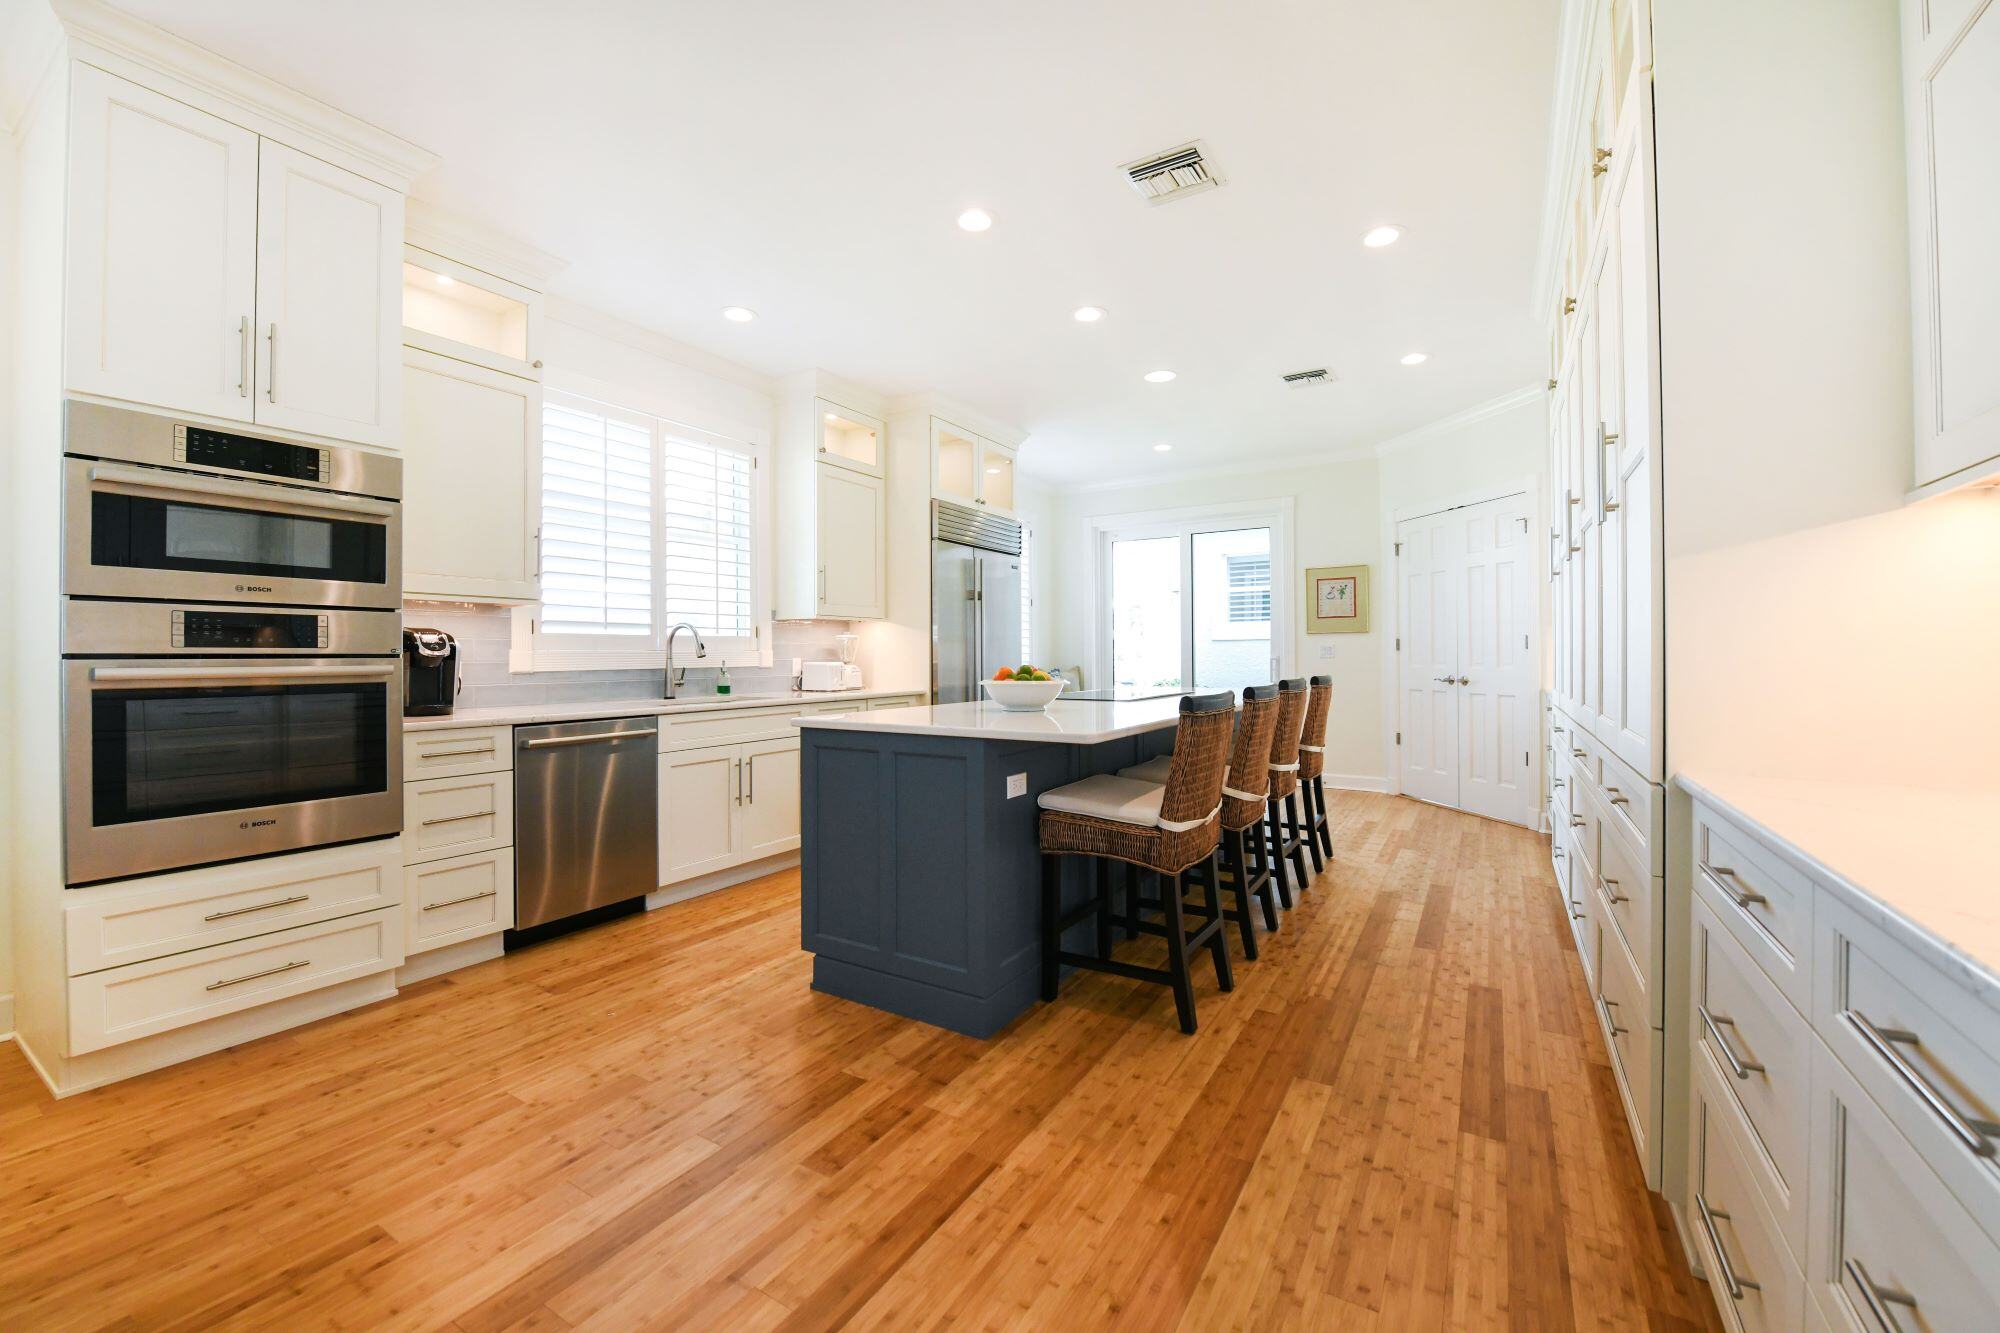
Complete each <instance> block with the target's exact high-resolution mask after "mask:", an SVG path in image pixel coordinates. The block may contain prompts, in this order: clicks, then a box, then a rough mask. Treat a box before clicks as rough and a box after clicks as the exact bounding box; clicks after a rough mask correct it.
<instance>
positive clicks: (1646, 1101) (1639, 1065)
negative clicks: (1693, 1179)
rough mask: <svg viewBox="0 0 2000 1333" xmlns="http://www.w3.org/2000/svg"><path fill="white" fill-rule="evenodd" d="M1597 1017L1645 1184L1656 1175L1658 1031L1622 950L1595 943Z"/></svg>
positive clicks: (1658, 1163)
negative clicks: (1648, 1014) (1622, 1096)
mask: <svg viewBox="0 0 2000 1333" xmlns="http://www.w3.org/2000/svg"><path fill="white" fill-rule="evenodd" d="M1595 994H1596V996H1597V1017H1598V1021H1599V1022H1600V1023H1602V1024H1603V1027H1604V1041H1605V1044H1606V1045H1607V1046H1608V1047H1610V1050H1611V1067H1612V1070H1613V1071H1614V1072H1615V1073H1616V1074H1617V1075H1618V1087H1619V1091H1620V1092H1622V1093H1623V1094H1624V1097H1625V1118H1626V1120H1627V1122H1628V1123H1629V1124H1630V1125H1631V1127H1632V1142H1633V1145H1634V1146H1635V1147H1636V1148H1637V1149H1638V1151H1639V1161H1640V1164H1641V1165H1643V1166H1644V1167H1645V1169H1646V1183H1647V1184H1648V1185H1656V1184H1657V1183H1658V1181H1659V1176H1660V1145H1659V1133H1658V1129H1659V1122H1660V1106H1659V1101H1660V1094H1659V1089H1660V1056H1661V1038H1660V1033H1659V1031H1658V1030H1657V1029H1656V1028H1654V1027H1653V1026H1652V1024H1651V1023H1650V1022H1648V1021H1647V1018H1646V993H1645V991H1644V990H1643V989H1641V987H1640V985H1639V979H1638V977H1637V976H1635V975H1634V974H1633V971H1632V962H1631V959H1629V958H1628V957H1626V954H1625V951H1624V949H1622V948H1617V947H1611V946H1601V947H1600V948H1599V950H1598V959H1597V986H1596V990H1595Z"/></svg>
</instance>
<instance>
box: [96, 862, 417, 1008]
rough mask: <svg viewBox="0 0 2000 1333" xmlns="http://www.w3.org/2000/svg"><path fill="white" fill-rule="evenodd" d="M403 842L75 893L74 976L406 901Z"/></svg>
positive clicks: (156, 877) (189, 872)
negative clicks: (404, 898)
mask: <svg viewBox="0 0 2000 1333" xmlns="http://www.w3.org/2000/svg"><path fill="white" fill-rule="evenodd" d="M402 879H403V856H402V845H401V842H400V840H398V839H396V838H383V839H379V840H377V841H375V842H365V843H358V844H356V845H354V846H351V847H328V848H321V849H319V850H316V851H310V852H300V853H298V854H297V855H294V856H283V857H272V858H269V859H267V860H261V861H244V862H240V863H238V864H236V865H230V866H214V867H210V868H208V869H204V870H184V871H180V872H178V873H176V874H172V875H154V876H151V877H149V878H147V879H142V880H132V881H128V882H126V883H123V884H102V885H98V886H97V887H95V888H89V889H74V890H71V891H70V893H69V894H68V895H66V897H65V899H64V902H63V937H64V941H65V946H66V949H67V953H68V963H69V974H70V975H71V976H81V975H83V974H84V973H87V972H96V971H100V970H102V969H104V968H107V967H118V966H120V965H122V964H125V963H137V962H142V961H144V960H146V959H148V958H162V957H165V956H166V955H168V954H173V953H183V952H185V951H187V950H189V949H199V948H202V947H203V946H205V945H210V944H224V943H227V942H228V941H230V940H241V939H248V938H250V937H251V936H254V935H267V934H269V933H270V932H272V931H274V930H283V929H285V928H286V927H288V926H299V925H304V924H306V923H308V922H313V921H326V920H330V919H332V918H334V917H339V916H353V915H355V914H356V913H358V912H367V911H372V910H374V909H376V908H381V907H393V906H395V905H396V904H397V903H398V902H400V901H401V898H402V888H401V886H402Z"/></svg>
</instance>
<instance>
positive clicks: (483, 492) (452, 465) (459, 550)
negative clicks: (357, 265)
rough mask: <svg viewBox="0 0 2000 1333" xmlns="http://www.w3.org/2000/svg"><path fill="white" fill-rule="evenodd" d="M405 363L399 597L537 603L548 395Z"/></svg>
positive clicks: (517, 382)
mask: <svg viewBox="0 0 2000 1333" xmlns="http://www.w3.org/2000/svg"><path fill="white" fill-rule="evenodd" d="M403 356H404V362H403V439H404V447H403V508H404V512H405V514H406V515H407V521H406V522H405V523H404V524H403V591H404V592H405V593H407V594H408V595H410V596H412V597H437V598H447V599H464V600H469V601H479V602H532V601H534V600H535V599H536V597H537V595H538V593H537V589H538V587H539V574H540V571H539V570H538V569H537V568H536V559H535V549H534V541H533V538H532V533H533V530H534V527H535V519H536V514H535V512H534V509H535V507H536V506H538V505H539V503H540V496H539V494H538V493H537V492H536V491H534V490H532V489H531V483H532V482H537V481H539V479H540V477H541V473H542V466H541V448H540V442H541V426H542V386H541V385H540V384H538V383H536V382H535V381H534V380H530V379H523V378H521V377H520V376H518V375H508V374H504V373H502V372H500V371H496V370H489V369H487V368H486V367H484V366H479V365H474V364H471V363H470V362H466V361H460V360H457V359H455V358H452V357H448V356H439V355H438V354H437V353H435V352H427V351H424V350H423V349H421V348H416V347H411V348H408V349H406V350H405V352H404V354H403Z"/></svg>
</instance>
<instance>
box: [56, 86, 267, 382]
mask: <svg viewBox="0 0 2000 1333" xmlns="http://www.w3.org/2000/svg"><path fill="white" fill-rule="evenodd" d="M73 68H74V71H75V77H74V82H73V85H72V93H71V114H72V120H71V131H70V134H71V137H70V160H69V190H70V196H69V197H70V208H69V216H70V230H69V273H68V291H69V300H68V325H69V333H68V338H67V341H66V344H65V351H66V354H67V356H66V366H65V373H66V377H67V383H68V385H69V387H70V388H71V389H73V390H75V391H77V392H80V393H94V394H103V395H104V396H106V397H109V398H123V399H127V400H130V401H132V402H136V403H146V404H151V405H155V406H159V407H165V408H171V409H176V410H179V411H186V412H201V413H205V414H207V415H209V416H215V417H228V418H232V419H234V420H239V421H248V420H250V419H251V396H250V395H251V392H252V388H251V383H250V346H251V339H252V328H251V322H252V320H253V319H254V318H255V314H256V312H255V308H254V307H255V302H256V291H257V136H256V135H255V134H253V133H251V132H250V131H249V130H246V129H242V128H240V127H238V126H235V125H231V124H230V123H229V122H227V121H224V120H218V119H217V118H216V117H214V116H211V115H209V114H207V113H206V112H202V111H197V110H195V109H194V108H193V107H190V106H187V105H185V104H183V103H180V102H176V101H174V100H173V99H172V98H168V97H162V96H161V95H160V94H158V93H155V92H151V91H149V90H147V89H145V88H141V87H139V86H138V85H137V84H133V83H127V82H126V81H125V80H123V79H120V78H117V77H115V76H113V75H110V74H106V73H105V72H104V71H102V70H99V69H94V68H92V67H91V66H89V65H76V66H74V67H73Z"/></svg>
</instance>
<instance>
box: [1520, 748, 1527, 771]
mask: <svg viewBox="0 0 2000 1333" xmlns="http://www.w3.org/2000/svg"><path fill="white" fill-rule="evenodd" d="M1527 766H1528V752H1527V751H1526V750H1523V751H1521V767H1522V768H1526V767H1527Z"/></svg>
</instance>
